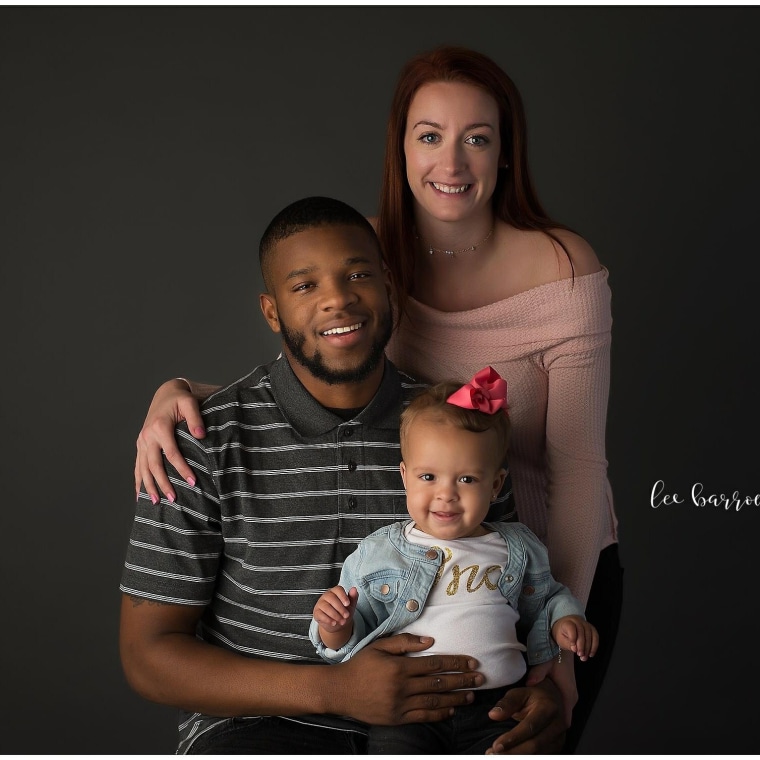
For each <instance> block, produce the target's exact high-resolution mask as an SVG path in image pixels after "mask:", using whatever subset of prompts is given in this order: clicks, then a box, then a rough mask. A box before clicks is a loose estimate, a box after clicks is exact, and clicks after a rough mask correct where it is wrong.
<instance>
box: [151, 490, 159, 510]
mask: <svg viewBox="0 0 760 760" xmlns="http://www.w3.org/2000/svg"><path fill="white" fill-rule="evenodd" d="M150 503H151V504H152V505H153V506H154V507H155V506H156V504H158V496H156V495H155V494H153V493H152V494H151V495H150Z"/></svg>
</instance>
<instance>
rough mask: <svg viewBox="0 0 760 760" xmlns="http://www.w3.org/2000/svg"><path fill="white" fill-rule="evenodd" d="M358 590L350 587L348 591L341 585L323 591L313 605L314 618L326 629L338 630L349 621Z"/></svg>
mask: <svg viewBox="0 0 760 760" xmlns="http://www.w3.org/2000/svg"><path fill="white" fill-rule="evenodd" d="M358 598H359V591H358V590H357V589H356V588H355V587H352V588H350V589H349V591H348V593H346V590H345V589H344V588H343V586H335V587H334V588H331V589H328V590H327V591H325V593H324V594H322V596H320V597H319V599H318V600H317V603H316V604H315V605H314V620H316V621H317V623H319V625H320V626H321V627H322V628H324V629H325V630H327V631H339V630H341V629H342V628H344V627H345V626H346V625H348V624H349V623H351V620H352V619H353V617H354V610H355V609H356V600H357V599H358Z"/></svg>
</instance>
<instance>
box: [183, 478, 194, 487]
mask: <svg viewBox="0 0 760 760" xmlns="http://www.w3.org/2000/svg"><path fill="white" fill-rule="evenodd" d="M185 480H187V482H188V483H189V484H190V487H191V488H195V478H194V477H193V476H192V475H191V476H190V477H189V478H185Z"/></svg>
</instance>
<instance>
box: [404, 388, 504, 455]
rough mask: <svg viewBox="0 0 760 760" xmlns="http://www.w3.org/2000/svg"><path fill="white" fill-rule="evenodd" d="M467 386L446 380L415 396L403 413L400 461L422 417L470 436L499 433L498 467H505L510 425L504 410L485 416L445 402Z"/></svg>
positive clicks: (473, 410)
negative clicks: (465, 432) (410, 428)
mask: <svg viewBox="0 0 760 760" xmlns="http://www.w3.org/2000/svg"><path fill="white" fill-rule="evenodd" d="M463 384H464V383H459V382H456V381H453V380H447V381H445V382H442V383H437V384H436V385H432V386H430V387H429V388H425V390H423V391H422V392H421V393H420V394H419V395H417V396H415V397H414V398H413V399H412V401H411V403H410V404H409V406H407V408H406V409H404V411H403V412H402V413H401V422H400V426H399V434H400V438H401V458H402V459H403V458H404V448H405V445H406V437H407V434H408V431H409V427H410V426H411V425H413V424H414V421H415V420H416V419H417V418H418V417H421V416H424V417H426V418H427V419H432V420H434V421H441V422H445V423H448V424H450V425H454V427H458V428H461V429H462V430H469V431H470V432H471V433H484V432H485V431H486V430H493V431H495V432H496V441H497V447H496V451H495V453H496V454H497V455H498V459H497V465H501V464H503V463H504V461H505V459H506V456H507V449H508V448H509V433H510V429H511V425H510V423H509V417H508V416H507V412H506V410H504V409H500V410H499V411H497V412H496V413H495V414H486V413H485V412H481V411H478V410H477V409H463V408H462V407H461V406H456V405H455V404H449V403H448V402H447V401H446V399H447V398H448V397H449V396H451V394H452V393H454V392H456V391H458V390H459V389H460V388H461V387H462V385H463Z"/></svg>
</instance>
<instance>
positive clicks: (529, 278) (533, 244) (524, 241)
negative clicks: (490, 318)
mask: <svg viewBox="0 0 760 760" xmlns="http://www.w3.org/2000/svg"><path fill="white" fill-rule="evenodd" d="M547 232H548V233H549V234H547ZM547 232H541V231H538V230H518V229H515V228H514V227H511V228H510V227H505V228H504V233H503V235H504V237H503V238H502V239H503V241H504V246H503V248H502V251H503V252H504V254H505V257H507V261H508V264H509V266H510V269H511V276H510V280H509V282H510V288H511V290H510V291H509V292H507V294H506V295H507V296H508V295H512V294H513V293H512V291H514V292H515V293H518V292H521V291H523V290H529V289H531V288H535V287H538V286H540V285H546V284H547V283H550V282H556V281H557V280H564V279H568V278H570V277H580V276H583V275H586V274H593V273H594V272H598V271H599V270H600V269H601V268H602V265H601V264H600V263H599V259H598V258H597V256H596V254H595V253H594V249H593V248H592V247H591V246H590V245H589V244H588V243H587V242H586V241H585V240H584V239H583V238H582V237H581V236H580V235H577V234H576V233H574V232H570V231H569V230H563V229H557V228H554V229H551V230H548V231H547ZM503 260H504V259H502V261H503Z"/></svg>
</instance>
